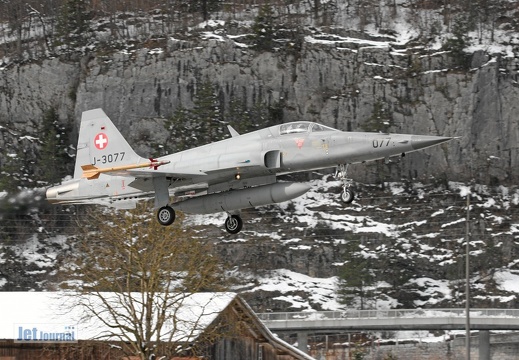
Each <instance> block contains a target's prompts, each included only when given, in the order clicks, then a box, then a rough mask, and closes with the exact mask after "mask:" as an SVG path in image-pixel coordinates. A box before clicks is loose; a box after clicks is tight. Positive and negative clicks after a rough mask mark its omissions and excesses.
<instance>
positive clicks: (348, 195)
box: [335, 164, 355, 204]
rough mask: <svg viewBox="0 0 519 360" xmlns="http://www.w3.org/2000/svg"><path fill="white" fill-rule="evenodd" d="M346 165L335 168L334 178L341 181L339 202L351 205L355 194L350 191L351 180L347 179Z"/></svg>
mask: <svg viewBox="0 0 519 360" xmlns="http://www.w3.org/2000/svg"><path fill="white" fill-rule="evenodd" d="M347 174H348V164H346V165H345V164H340V165H339V166H337V170H336V172H335V177H336V178H337V179H339V180H341V181H342V192H341V200H342V202H343V203H345V204H351V203H352V202H353V200H354V199H355V192H353V190H352V189H351V179H348V177H347Z"/></svg>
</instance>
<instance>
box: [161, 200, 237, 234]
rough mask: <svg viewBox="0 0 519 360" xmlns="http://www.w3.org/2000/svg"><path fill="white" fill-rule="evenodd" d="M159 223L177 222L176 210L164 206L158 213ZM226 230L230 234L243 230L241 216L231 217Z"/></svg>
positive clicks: (167, 224) (169, 223) (226, 221)
mask: <svg viewBox="0 0 519 360" xmlns="http://www.w3.org/2000/svg"><path fill="white" fill-rule="evenodd" d="M157 221H158V222H159V224H160V225H163V226H169V225H171V224H173V222H175V210H173V208H172V207H171V206H163V207H161V208H160V209H159V211H157ZM224 225H225V230H227V232H228V233H229V234H237V233H239V232H240V231H241V229H242V228H243V220H242V219H241V217H240V215H229V217H228V218H227V220H225V224H224Z"/></svg>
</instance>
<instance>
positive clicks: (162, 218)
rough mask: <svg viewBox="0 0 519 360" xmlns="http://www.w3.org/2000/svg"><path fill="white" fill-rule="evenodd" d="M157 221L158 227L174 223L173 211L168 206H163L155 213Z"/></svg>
mask: <svg viewBox="0 0 519 360" xmlns="http://www.w3.org/2000/svg"><path fill="white" fill-rule="evenodd" d="M157 220H158V221H159V224H160V225H163V226H168V225H171V224H173V222H174V221H175V210H173V209H172V208H171V207H170V206H163V207H161V208H160V209H159V211H157Z"/></svg>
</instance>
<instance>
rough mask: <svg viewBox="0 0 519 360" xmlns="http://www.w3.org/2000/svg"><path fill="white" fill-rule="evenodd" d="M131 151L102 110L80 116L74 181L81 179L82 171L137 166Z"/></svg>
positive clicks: (133, 153)
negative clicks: (87, 168) (88, 168)
mask: <svg viewBox="0 0 519 360" xmlns="http://www.w3.org/2000/svg"><path fill="white" fill-rule="evenodd" d="M142 160H146V159H143V158H142V157H140V156H139V155H137V154H136V153H135V151H133V149H132V148H131V146H130V145H129V144H128V142H127V141H126V140H125V139H124V137H123V136H122V134H121V133H120V132H119V130H117V128H116V127H115V125H114V124H113V123H112V121H111V120H110V119H109V118H108V116H107V115H106V114H105V112H104V111H103V110H102V109H94V110H89V111H85V112H83V114H82V116H81V127H80V129H79V139H78V144H77V153H76V166H75V168H74V178H75V179H79V178H81V177H82V176H83V170H84V167H85V166H87V167H90V166H95V167H98V168H99V167H107V166H115V165H117V166H119V165H128V164H135V163H139V162H140V161H142Z"/></svg>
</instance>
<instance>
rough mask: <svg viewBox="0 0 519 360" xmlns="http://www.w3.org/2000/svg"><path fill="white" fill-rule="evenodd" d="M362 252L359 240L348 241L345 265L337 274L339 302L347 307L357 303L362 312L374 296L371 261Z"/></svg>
mask: <svg viewBox="0 0 519 360" xmlns="http://www.w3.org/2000/svg"><path fill="white" fill-rule="evenodd" d="M364 250H365V248H364V247H363V246H362V244H361V243H360V241H359V240H350V241H348V243H347V245H346V254H347V255H346V258H345V263H344V265H343V266H342V267H341V270H340V273H339V279H340V280H339V298H340V301H341V302H342V303H344V304H346V305H349V306H356V305H357V304H358V303H359V307H360V310H364V309H365V308H366V302H367V301H368V300H372V299H373V298H374V296H375V294H376V290H375V285H376V275H375V272H374V269H373V267H372V262H373V260H372V259H371V258H370V255H369V254H368V253H367V252H366V251H364Z"/></svg>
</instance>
